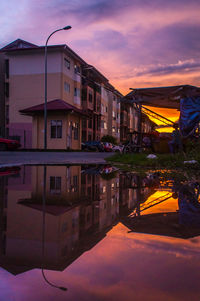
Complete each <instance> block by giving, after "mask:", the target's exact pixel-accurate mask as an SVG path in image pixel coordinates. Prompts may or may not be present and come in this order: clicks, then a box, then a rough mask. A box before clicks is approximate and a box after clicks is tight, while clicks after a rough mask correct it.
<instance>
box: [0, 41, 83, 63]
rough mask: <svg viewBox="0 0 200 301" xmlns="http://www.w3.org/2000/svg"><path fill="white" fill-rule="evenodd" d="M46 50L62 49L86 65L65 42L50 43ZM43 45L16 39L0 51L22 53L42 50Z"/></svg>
mask: <svg viewBox="0 0 200 301" xmlns="http://www.w3.org/2000/svg"><path fill="white" fill-rule="evenodd" d="M47 48H48V51H49V50H54V51H55V50H62V51H64V52H65V51H66V52H67V54H68V55H69V56H71V57H73V58H75V59H76V60H77V61H79V62H80V63H81V64H83V65H85V66H87V65H88V64H87V63H86V62H85V61H84V60H83V59H82V58H81V57H80V56H79V55H78V54H76V53H75V52H74V51H73V50H72V49H71V48H70V47H69V46H67V45H66V44H59V45H50V46H47ZM44 49H45V46H38V45H35V44H32V43H29V42H27V41H24V40H21V39H17V40H15V41H13V42H11V43H10V44H8V45H6V46H5V47H3V48H1V49H0V52H6V53H7V54H8V53H9V54H12V53H16V52H17V53H24V52H27V51H28V52H29V51H30V52H31V51H38V52H40V51H44Z"/></svg>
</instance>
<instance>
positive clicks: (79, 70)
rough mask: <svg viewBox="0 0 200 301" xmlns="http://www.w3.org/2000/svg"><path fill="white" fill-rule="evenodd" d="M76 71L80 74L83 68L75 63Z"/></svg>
mask: <svg viewBox="0 0 200 301" xmlns="http://www.w3.org/2000/svg"><path fill="white" fill-rule="evenodd" d="M74 72H75V73H79V74H80V73H81V68H80V66H77V65H74Z"/></svg>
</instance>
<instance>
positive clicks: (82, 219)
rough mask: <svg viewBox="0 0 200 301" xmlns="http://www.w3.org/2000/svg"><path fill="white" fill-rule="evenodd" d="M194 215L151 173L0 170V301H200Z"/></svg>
mask: <svg viewBox="0 0 200 301" xmlns="http://www.w3.org/2000/svg"><path fill="white" fill-rule="evenodd" d="M199 207H200V205H199V184H198V182H194V181H193V182H192V181H188V182H180V181H179V182H177V180H174V179H173V178H171V179H167V180H166V179H165V180H164V179H163V176H162V174H160V173H159V172H156V173H147V174H144V175H138V174H136V173H131V172H128V173H125V172H122V171H119V170H117V169H115V168H113V167H111V166H108V165H107V166H95V165H94V166H89V165H88V166H78V165H76V166H66V165H65V166H60V165H59V166H52V165H51V166H50V165H49V166H48V165H47V166H42V165H38V166H21V167H9V168H4V169H0V266H1V268H0V283H1V293H0V296H1V298H0V300H3V301H4V300H6V301H8V300H9V301H10V300H14V301H18V300H20V301H23V300H24V301H25V300H30V301H32V300H66V298H67V299H68V300H81V301H82V300H94V301H95V300H117V301H118V300H136V301H137V300H154V301H155V300H159V301H160V300H176V301H177V300H188V299H189V298H190V299H191V300H193V301H195V300H199V297H198V296H199V293H200V288H199V283H198V278H199V276H200V272H199V271H200V263H199V259H200V254H199V247H200V218H199V217H200V209H199ZM65 289H67V291H65Z"/></svg>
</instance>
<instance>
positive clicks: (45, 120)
mask: <svg viewBox="0 0 200 301" xmlns="http://www.w3.org/2000/svg"><path fill="white" fill-rule="evenodd" d="M68 29H71V26H65V27H63V28H60V29H57V30H55V31H53V32H52V33H51V34H50V35H49V36H48V38H47V40H46V44H45V56H44V59H45V67H44V69H45V71H44V73H45V78H44V149H47V44H48V41H49V39H50V37H51V36H52V35H53V34H54V33H56V32H57V31H61V30H68Z"/></svg>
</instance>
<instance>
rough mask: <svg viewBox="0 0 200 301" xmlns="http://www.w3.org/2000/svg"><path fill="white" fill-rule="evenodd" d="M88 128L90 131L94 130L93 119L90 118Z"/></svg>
mask: <svg viewBox="0 0 200 301" xmlns="http://www.w3.org/2000/svg"><path fill="white" fill-rule="evenodd" d="M88 127H89V129H92V118H89V121H88Z"/></svg>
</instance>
